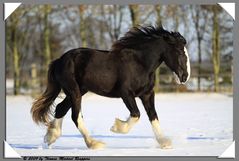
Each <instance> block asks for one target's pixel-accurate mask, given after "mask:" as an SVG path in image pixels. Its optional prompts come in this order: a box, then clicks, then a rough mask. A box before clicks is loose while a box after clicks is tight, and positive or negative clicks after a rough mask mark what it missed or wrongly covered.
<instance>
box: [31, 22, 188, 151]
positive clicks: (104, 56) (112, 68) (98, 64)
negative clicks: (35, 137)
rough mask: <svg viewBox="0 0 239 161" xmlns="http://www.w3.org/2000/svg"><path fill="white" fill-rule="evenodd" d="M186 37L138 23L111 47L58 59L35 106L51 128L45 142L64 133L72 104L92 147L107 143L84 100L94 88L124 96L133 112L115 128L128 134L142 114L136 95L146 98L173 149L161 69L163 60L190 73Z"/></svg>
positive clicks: (182, 78) (163, 142) (180, 75)
mask: <svg viewBox="0 0 239 161" xmlns="http://www.w3.org/2000/svg"><path fill="white" fill-rule="evenodd" d="M185 45H186V40H185V39H184V37H183V36H182V35H180V34H179V33H178V32H168V31H166V30H165V29H163V27H162V26H158V27H153V26H146V27H133V28H132V29H130V30H129V31H128V32H127V33H126V34H125V35H124V36H123V37H121V38H120V39H119V40H117V41H116V42H114V44H113V45H112V48H111V50H110V51H102V50H95V49H89V48H78V49H72V50H70V51H68V52H66V53H65V54H64V55H62V56H61V57H60V58H59V59H56V60H54V61H53V62H52V63H51V64H50V66H49V71H48V84H47V88H46V90H45V92H44V93H43V94H42V96H41V97H40V98H38V99H37V100H36V101H35V102H34V103H33V106H32V109H31V113H32V117H33V120H34V121H35V122H36V123H37V124H39V123H43V124H45V125H46V126H48V130H47V133H46V135H45V138H44V141H45V143H46V144H48V145H50V144H52V143H54V142H55V141H56V139H57V138H58V137H59V136H60V135H61V126H62V120H63V117H64V116H65V114H66V113H67V111H68V110H69V109H70V108H71V110H72V115H71V117H72V120H73V122H74V123H75V125H76V127H77V128H78V129H79V131H80V132H81V134H82V136H83V137H84V140H85V142H86V145H87V147H88V148H91V149H97V148H102V147H104V143H103V142H101V141H97V140H95V139H93V138H92V137H91V136H90V135H89V132H88V131H87V129H86V127H85V126H84V122H83V118H82V114H81V99H82V96H83V95H84V94H85V93H87V92H88V91H91V92H94V93H96V94H98V95H102V96H106V97H120V98H122V99H123V102H124V103H125V105H126V107H127V108H128V110H129V112H130V116H129V118H128V119H127V120H126V121H122V120H120V119H116V120H115V123H114V125H113V126H112V127H111V131H112V132H115V133H124V134H125V133H128V132H129V130H130V129H131V128H132V127H133V125H134V124H135V123H136V122H137V121H138V120H139V118H140V111H139V109H138V107H137V105H136V102H135V97H139V98H140V99H141V100H142V103H143V105H144V108H145V110H146V112H147V114H148V117H149V120H150V122H151V125H152V128H153V132H154V134H155V137H156V140H157V141H158V143H159V144H160V147H161V148H170V146H171V141H170V140H169V139H168V138H166V137H164V136H163V133H162V131H161V129H160V123H159V121H158V117H157V113H156V111H155V105H154V91H153V87H154V80H155V70H156V68H157V67H158V66H159V65H160V64H161V63H162V62H165V64H166V65H167V66H168V67H169V68H170V69H171V70H172V71H173V73H174V75H175V76H176V77H177V78H176V80H177V82H178V83H185V82H186V81H187V80H188V79H189V75H190V63H189V57H188V53H187V49H186V48H185ZM61 90H63V91H64V93H65V94H66V97H65V99H64V100H63V101H62V102H61V103H59V104H58V105H57V106H56V109H55V113H54V119H53V120H51V121H50V118H51V117H50V116H51V115H52V112H51V111H52V110H51V108H50V107H51V105H52V103H53V102H54V100H55V99H56V97H57V96H58V94H59V93H60V91H61Z"/></svg>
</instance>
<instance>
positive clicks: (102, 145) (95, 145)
mask: <svg viewBox="0 0 239 161" xmlns="http://www.w3.org/2000/svg"><path fill="white" fill-rule="evenodd" d="M87 147H88V148H90V149H94V150H96V149H103V148H105V143H103V142H101V141H97V140H91V141H90V142H89V143H87Z"/></svg>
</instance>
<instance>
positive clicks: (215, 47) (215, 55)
mask: <svg viewBox="0 0 239 161" xmlns="http://www.w3.org/2000/svg"><path fill="white" fill-rule="evenodd" d="M218 21H219V20H218V10H217V8H216V7H213V35H212V42H213V43H212V59H213V69H214V91H215V92H218V91H219V81H218V79H219V71H220V37H219V22H218Z"/></svg>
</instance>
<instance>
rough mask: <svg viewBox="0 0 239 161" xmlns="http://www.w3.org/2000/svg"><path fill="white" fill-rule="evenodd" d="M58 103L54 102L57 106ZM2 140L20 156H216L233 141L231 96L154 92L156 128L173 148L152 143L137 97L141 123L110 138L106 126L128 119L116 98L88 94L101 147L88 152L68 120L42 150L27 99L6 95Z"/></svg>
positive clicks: (90, 121)
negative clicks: (103, 147) (158, 122)
mask: <svg viewBox="0 0 239 161" xmlns="http://www.w3.org/2000/svg"><path fill="white" fill-rule="evenodd" d="M60 100H61V99H60V98H58V99H57V101H56V102H59V101H60ZM6 101H7V102H6V104H7V107H6V108H7V125H6V127H7V133H6V136H7V138H6V140H7V142H8V143H9V144H10V145H11V146H12V147H13V148H14V149H15V150H16V151H17V152H18V153H19V154H20V155H22V156H38V155H40V156H219V155H220V154H221V153H222V152H224V150H225V149H226V148H227V147H228V146H229V145H230V144H231V143H232V137H233V127H232V122H233V117H232V116H233V103H232V101H233V98H232V96H228V95H224V94H215V93H210V94H205V93H185V94H174V93H170V94H158V95H156V107H157V112H158V116H159V118H160V122H161V127H162V130H163V132H164V134H165V135H167V136H168V137H169V138H171V140H172V143H173V149H160V148H159V146H158V144H157V142H156V141H155V140H154V137H153V132H152V129H151V126H150V123H149V121H148V117H147V115H146V112H145V111H144V109H143V106H142V104H141V102H140V100H139V99H137V104H138V106H139V108H140V111H141V119H140V121H139V122H138V123H137V124H136V125H135V126H134V127H133V129H132V130H131V131H130V132H129V133H128V134H115V133H112V132H111V131H110V127H111V126H112V125H113V122H114V120H115V118H116V117H118V118H121V119H126V118H127V117H128V115H129V112H128V110H127V109H126V107H125V105H124V104H123V101H122V100H121V99H112V98H106V97H101V96H97V95H94V94H87V95H86V96H84V97H83V102H82V104H83V105H82V108H83V109H82V110H83V115H84V120H85V124H86V127H87V128H88V130H89V131H90V133H91V135H92V136H93V137H94V138H95V139H98V140H101V141H103V142H105V143H106V145H107V146H106V148H105V149H102V150H89V149H87V148H86V145H85V143H84V141H83V138H82V137H81V135H80V133H79V132H78V130H77V129H76V127H75V125H74V124H73V122H72V121H71V117H70V113H71V112H70V111H69V112H68V114H67V115H66V116H65V119H64V121H63V134H62V136H61V137H60V138H59V139H58V140H57V141H56V142H55V143H54V144H53V145H52V148H51V149H43V148H42V142H43V137H44V135H45V130H46V128H45V127H39V126H37V125H35V124H34V123H33V121H32V119H31V115H30V108H31V104H32V101H33V99H32V98H31V97H28V96H17V97H14V96H7V99H6Z"/></svg>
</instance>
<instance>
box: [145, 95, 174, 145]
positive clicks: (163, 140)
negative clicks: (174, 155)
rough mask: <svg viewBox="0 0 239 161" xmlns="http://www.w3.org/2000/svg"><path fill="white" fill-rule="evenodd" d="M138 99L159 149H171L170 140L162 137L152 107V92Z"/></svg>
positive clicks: (153, 107) (153, 106)
mask: <svg viewBox="0 0 239 161" xmlns="http://www.w3.org/2000/svg"><path fill="white" fill-rule="evenodd" d="M140 99H141V101H142V103H143V105H144V108H145V110H146V112H147V115H148V117H149V120H150V122H151V125H152V128H153V132H154V135H155V137H156V140H157V141H158V143H159V144H160V147H161V148H162V149H169V148H172V146H171V140H170V139H168V138H165V137H164V135H163V132H162V130H161V128H160V123H159V119H158V116H157V113H156V110H155V105H154V91H151V92H150V93H149V94H144V95H143V96H141V97H140Z"/></svg>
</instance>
